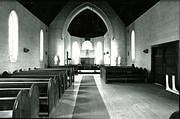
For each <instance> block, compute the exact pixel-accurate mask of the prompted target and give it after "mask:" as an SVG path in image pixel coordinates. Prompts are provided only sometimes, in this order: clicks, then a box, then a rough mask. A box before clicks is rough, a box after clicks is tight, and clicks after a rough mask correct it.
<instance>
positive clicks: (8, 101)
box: [0, 84, 39, 118]
mask: <svg viewBox="0 0 180 119" xmlns="http://www.w3.org/2000/svg"><path fill="white" fill-rule="evenodd" d="M38 114H39V90H38V86H37V85H35V84H33V85H32V86H31V87H30V88H24V89H22V88H19V89H17V88H14V89H13V88H10V89H9V88H0V117H1V118H27V117H28V118H38V117H39V115H38Z"/></svg>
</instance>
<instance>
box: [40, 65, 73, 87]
mask: <svg viewBox="0 0 180 119" xmlns="http://www.w3.org/2000/svg"><path fill="white" fill-rule="evenodd" d="M37 70H38V71H42V72H44V71H48V72H63V73H65V76H66V81H67V83H68V84H66V88H68V87H70V86H71V85H72V82H74V73H73V69H72V68H67V67H65V66H64V67H63V66H59V67H56V68H37Z"/></svg>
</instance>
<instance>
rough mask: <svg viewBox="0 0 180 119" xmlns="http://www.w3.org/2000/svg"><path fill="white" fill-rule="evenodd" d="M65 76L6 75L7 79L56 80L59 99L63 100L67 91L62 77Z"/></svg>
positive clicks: (37, 74)
mask: <svg viewBox="0 0 180 119" xmlns="http://www.w3.org/2000/svg"><path fill="white" fill-rule="evenodd" d="M62 76H63V75H61V76H55V75H52V74H47V73H46V74H44V73H43V74H42V73H38V72H36V73H26V74H21V73H17V74H16V73H15V74H8V75H6V77H8V78H31V79H32V78H38V79H40V80H41V79H44V78H54V79H55V80H56V83H57V87H58V89H59V91H58V92H59V98H61V96H62V95H63V93H64V90H65V86H64V84H63V80H62V78H64V77H62Z"/></svg>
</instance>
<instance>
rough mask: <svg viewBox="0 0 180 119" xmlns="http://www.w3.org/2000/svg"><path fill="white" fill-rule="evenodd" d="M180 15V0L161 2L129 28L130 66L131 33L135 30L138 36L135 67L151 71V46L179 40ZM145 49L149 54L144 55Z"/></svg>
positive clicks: (129, 60)
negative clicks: (179, 1) (179, 2)
mask: <svg viewBox="0 0 180 119" xmlns="http://www.w3.org/2000/svg"><path fill="white" fill-rule="evenodd" d="M179 14H180V12H179V5H178V0H161V1H160V2H158V3H157V4H156V5H154V6H153V7H152V8H151V9H149V10H148V11H147V12H146V13H144V14H143V15H142V16H141V17H139V18H138V19H137V20H136V21H135V22H133V23H132V24H131V25H130V26H128V27H127V39H128V40H127V53H128V51H129V56H127V59H128V65H131V64H132V60H131V42H130V34H131V31H132V30H133V29H134V30H135V34H136V35H135V37H136V51H135V52H136V59H135V65H136V66H138V67H143V68H147V69H148V70H151V46H152V45H155V44H162V43H165V42H170V41H176V40H179V31H180V30H179ZM145 49H149V53H148V54H145V53H143V50H145Z"/></svg>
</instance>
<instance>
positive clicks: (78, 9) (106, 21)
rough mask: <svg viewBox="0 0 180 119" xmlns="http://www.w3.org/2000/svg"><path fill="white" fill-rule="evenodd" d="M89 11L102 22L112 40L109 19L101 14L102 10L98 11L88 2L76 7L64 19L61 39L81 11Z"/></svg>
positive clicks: (97, 8)
mask: <svg viewBox="0 0 180 119" xmlns="http://www.w3.org/2000/svg"><path fill="white" fill-rule="evenodd" d="M86 9H88V10H91V11H92V12H94V13H95V14H97V15H98V16H99V17H100V18H101V19H102V20H103V22H104V24H105V25H106V27H107V30H108V33H109V36H110V39H112V38H113V33H114V32H113V28H112V24H111V22H110V20H109V18H108V17H107V15H106V14H105V13H104V12H103V10H102V9H100V8H99V7H97V6H96V5H94V4H92V3H90V2H85V3H82V4H81V5H79V6H77V7H76V8H75V9H74V10H73V11H72V12H71V13H70V14H69V15H68V17H67V18H66V21H65V23H64V27H63V31H62V39H64V38H65V34H66V33H67V30H68V27H69V25H70V23H71V21H72V20H73V19H74V18H75V17H76V16H77V15H78V14H79V13H80V12H82V11H84V10H86Z"/></svg>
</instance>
